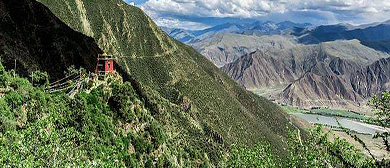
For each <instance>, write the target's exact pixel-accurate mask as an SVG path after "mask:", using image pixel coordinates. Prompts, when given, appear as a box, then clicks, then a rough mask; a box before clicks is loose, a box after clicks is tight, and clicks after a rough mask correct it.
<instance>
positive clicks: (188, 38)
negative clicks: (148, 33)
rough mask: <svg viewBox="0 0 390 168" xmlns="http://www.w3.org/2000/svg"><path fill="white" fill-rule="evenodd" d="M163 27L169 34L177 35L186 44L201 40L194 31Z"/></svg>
mask: <svg viewBox="0 0 390 168" xmlns="http://www.w3.org/2000/svg"><path fill="white" fill-rule="evenodd" d="M161 29H162V30H163V31H164V32H165V33H167V34H168V35H169V36H171V37H175V38H176V39H177V40H179V41H181V42H183V43H186V44H190V43H195V42H197V41H199V39H198V38H197V37H196V36H195V35H193V31H190V30H185V29H178V28H168V27H161Z"/></svg>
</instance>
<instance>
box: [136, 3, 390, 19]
mask: <svg viewBox="0 0 390 168" xmlns="http://www.w3.org/2000/svg"><path fill="white" fill-rule="evenodd" d="M141 8H142V9H143V10H144V11H146V12H147V13H148V14H149V15H152V18H154V19H155V20H156V19H158V18H160V17H171V18H176V19H178V20H181V21H183V20H186V19H188V18H199V19H201V18H206V17H207V18H210V17H216V18H226V17H230V18H264V17H268V16H275V15H279V16H281V15H286V16H285V17H288V16H287V15H288V14H291V13H297V12H298V13H299V12H301V13H302V12H308V13H316V14H326V15H328V16H326V17H328V18H331V19H332V20H330V21H327V22H328V23H331V22H341V21H346V22H351V23H359V22H360V23H364V22H367V21H369V20H371V21H383V20H381V19H385V18H386V16H389V15H388V14H390V0H149V1H147V2H146V3H144V4H143V5H141ZM330 15H332V16H331V17H329V16H330ZM305 17H310V16H305ZM312 17H313V18H316V17H321V16H317V15H314V16H312ZM294 19H295V20H296V19H297V18H293V19H292V20H294ZM298 20H299V18H298ZM199 22H201V21H199Z"/></svg>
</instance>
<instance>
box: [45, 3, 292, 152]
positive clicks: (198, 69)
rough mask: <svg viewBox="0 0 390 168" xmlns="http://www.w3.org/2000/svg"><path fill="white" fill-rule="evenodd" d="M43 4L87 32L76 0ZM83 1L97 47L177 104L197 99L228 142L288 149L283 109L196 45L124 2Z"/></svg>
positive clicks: (202, 115)
mask: <svg viewBox="0 0 390 168" xmlns="http://www.w3.org/2000/svg"><path fill="white" fill-rule="evenodd" d="M40 2H42V3H43V4H45V5H46V6H48V7H49V8H50V9H51V10H52V11H53V13H55V14H56V16H57V17H59V18H60V19H62V20H63V21H64V22H65V23H67V24H68V25H70V26H71V27H73V28H74V29H76V30H78V31H80V32H83V33H85V34H86V31H85V30H84V29H83V27H82V25H81V22H79V20H80V17H78V15H76V13H78V12H77V11H78V9H77V7H76V6H77V4H76V3H74V2H72V3H69V4H66V3H64V2H63V1H61V0H57V1H52V0H50V1H49V0H40ZM82 2H83V3H84V8H86V9H85V11H86V16H87V18H88V22H89V23H90V25H91V30H92V32H93V33H94V38H95V40H96V41H97V43H98V45H99V46H100V47H101V48H102V50H103V51H105V52H107V53H109V54H113V55H117V56H118V64H119V66H120V67H121V68H123V69H124V71H125V72H126V73H127V74H128V75H130V76H132V77H133V78H134V79H135V80H137V81H139V82H140V83H141V84H142V85H145V86H148V87H150V88H155V89H156V90H155V91H153V92H155V94H159V95H161V96H162V97H164V99H166V100H168V101H170V102H172V103H174V104H183V101H184V99H185V100H186V101H189V102H192V103H191V106H192V107H193V109H194V110H193V111H192V112H191V115H192V116H193V117H194V119H196V120H197V121H199V122H200V123H203V124H202V125H203V126H204V124H205V123H207V126H208V127H209V128H211V129H212V130H213V131H215V133H216V134H218V135H221V137H223V139H224V143H226V144H232V143H239V144H253V143H255V142H256V141H258V140H259V139H265V140H267V141H270V142H273V143H275V144H274V145H275V147H276V148H279V149H278V150H283V149H281V148H282V146H283V145H282V144H283V142H281V141H279V140H278V139H279V138H281V137H283V136H284V135H286V134H285V131H286V130H285V128H286V127H285V126H287V125H289V126H290V127H293V126H292V125H290V123H289V119H288V116H287V114H285V113H284V112H283V111H282V110H281V109H280V108H279V107H277V106H276V105H274V104H273V103H271V102H269V101H267V100H265V99H263V98H259V97H257V96H256V95H254V94H252V93H249V92H247V91H245V90H244V89H242V88H241V87H240V86H238V85H237V84H236V83H235V82H234V81H232V80H231V79H230V78H229V77H228V76H226V75H225V74H223V73H222V72H220V71H219V69H218V68H216V67H215V66H214V65H213V64H212V63H211V62H209V61H208V60H207V59H206V58H204V57H203V56H201V55H200V54H198V53H197V52H196V51H195V50H194V49H192V48H191V47H188V46H186V45H184V44H182V43H179V42H177V41H176V40H174V39H171V38H170V37H169V36H167V35H165V34H164V33H163V32H162V31H161V30H160V29H159V28H158V27H157V25H156V24H154V23H153V22H152V20H151V19H150V18H149V17H148V16H147V15H146V14H145V13H144V12H143V11H141V10H140V9H139V8H136V7H133V6H128V5H126V4H125V3H124V2H122V1H119V0H115V1H110V2H107V1H103V0H99V1H94V2H90V1H82ZM68 5H69V6H70V8H69V7H68ZM118 11H119V12H118ZM72 13H74V14H75V15H72ZM109 16H111V17H109ZM100 18H102V19H100ZM116 23H121V24H116ZM131 23H137V24H140V25H134V24H131ZM98 25H103V26H102V27H101V26H98ZM141 25H142V26H141ZM156 55H159V57H155V56H156ZM150 56H153V57H150ZM149 94H153V93H149ZM267 118H268V119H267ZM271 118H272V119H271ZM232 122H233V123H234V124H229V123H232ZM275 123H279V124H275ZM280 123H282V124H280ZM229 125H232V127H231V126H229ZM265 125H266V126H265ZM259 128H262V129H259ZM242 137H245V138H242Z"/></svg>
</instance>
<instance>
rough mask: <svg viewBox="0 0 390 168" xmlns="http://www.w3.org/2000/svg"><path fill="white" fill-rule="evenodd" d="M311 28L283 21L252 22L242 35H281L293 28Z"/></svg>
mask: <svg viewBox="0 0 390 168" xmlns="http://www.w3.org/2000/svg"><path fill="white" fill-rule="evenodd" d="M309 26H312V24H310V23H294V22H290V21H284V22H280V23H275V22H271V21H267V22H264V23H262V22H254V23H253V24H251V25H250V26H249V27H247V28H246V29H245V30H244V32H243V34H247V35H281V34H285V32H290V29H293V28H306V27H309Z"/></svg>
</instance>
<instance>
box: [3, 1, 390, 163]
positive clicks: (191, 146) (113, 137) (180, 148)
mask: <svg viewBox="0 0 390 168" xmlns="http://www.w3.org/2000/svg"><path fill="white" fill-rule="evenodd" d="M46 3H47V4H49V6H50V5H53V8H54V9H53V10H54V11H56V12H58V13H57V14H58V15H60V16H62V17H63V19H64V20H66V19H68V21H67V23H68V24H69V23H72V22H73V23H74V24H75V25H74V26H73V28H75V29H78V30H79V31H82V32H83V33H84V34H87V35H90V36H93V37H94V38H95V41H97V42H98V44H96V43H95V42H94V40H93V39H91V38H89V37H86V36H85V35H82V34H81V33H77V32H76V31H74V30H72V29H71V28H70V27H68V26H67V25H65V24H64V23H63V22H61V21H60V20H59V19H58V18H57V17H56V16H55V15H54V14H53V13H52V12H51V11H50V10H49V9H48V8H47V7H45V6H43V5H42V4H41V3H39V2H37V1H35V0H23V1H20V0H15V1H3V0H0V25H1V26H0V28H1V29H0V35H1V37H4V38H1V39H0V58H1V62H0V165H2V166H3V167H134V168H138V167H147V168H150V167H158V168H163V167H164V168H172V167H177V168H179V167H202V168H205V167H374V166H375V165H378V166H380V165H379V163H378V162H376V161H375V160H372V159H370V158H367V157H366V156H365V155H364V154H363V153H361V151H359V150H357V149H356V148H354V147H353V146H352V145H351V144H349V143H347V142H346V140H342V139H339V138H337V137H336V138H333V140H332V141H330V140H329V138H328V136H329V134H331V133H324V132H322V128H321V127H317V129H313V130H309V131H307V132H301V131H300V130H298V129H295V131H294V125H292V124H291V122H293V121H295V120H291V121H289V119H288V118H287V114H285V113H284V112H283V111H282V110H281V109H280V108H279V107H277V106H276V105H275V104H273V103H271V102H269V101H267V100H265V99H263V98H260V97H257V96H255V95H254V94H251V93H249V92H247V91H245V90H244V89H242V88H241V87H239V86H238V85H237V84H236V83H235V82H234V81H232V80H231V79H229V78H228V77H227V76H226V75H223V74H222V73H221V72H220V71H219V70H218V69H217V68H216V67H215V66H213V65H212V64H211V63H210V62H209V61H207V60H206V59H205V58H203V57H202V56H201V55H199V54H198V53H197V52H195V51H194V50H193V49H192V48H190V47H188V46H185V45H183V44H181V43H179V42H176V41H174V40H172V39H171V38H169V37H167V36H166V35H165V34H163V33H162V32H161V30H160V29H158V28H157V27H156V25H155V24H154V23H153V22H151V21H150V19H149V18H148V17H147V16H146V15H145V14H144V13H143V12H142V11H141V10H139V9H138V8H134V7H131V6H128V5H126V4H125V3H123V2H122V1H120V0H118V1H103V0H101V1H94V3H93V4H89V3H90V1H85V2H82V1H80V0H75V1H74V3H73V1H58V2H57V1H46ZM63 4H65V6H66V7H67V8H66V9H61V5H63ZM86 4H87V5H86ZM90 5H95V7H96V8H85V6H90ZM75 6H76V9H77V10H78V11H73V10H72V9H73V8H72V7H75ZM122 7H123V8H122ZM67 9H69V11H68V13H67V12H66V11H67ZM103 9H104V10H103ZM119 9H123V11H124V12H126V14H124V13H122V14H123V15H121V12H120V11H121V10H119ZM88 11H89V12H92V14H89V13H88ZM97 11H99V12H97ZM103 11H104V12H103ZM118 11H119V12H118ZM78 12H79V13H78ZM105 12H108V13H105ZM110 12H112V13H110ZM61 14H62V15H61ZM69 14H74V16H79V19H80V20H79V21H77V17H73V15H69ZM93 14H95V15H93ZM103 14H104V15H103ZM116 14H117V15H118V16H122V18H121V17H119V19H120V20H128V21H126V24H124V26H120V25H119V23H122V22H118V21H117V20H116V19H118V18H115V17H114V16H115V15H116ZM20 16H23V17H20ZM92 16H95V17H92ZM72 17H73V19H72ZM88 18H95V21H93V19H92V20H91V19H88ZM98 18H101V19H100V20H99V19H98ZM46 19H47V21H45V20H46ZM106 19H107V20H108V21H109V22H108V21H106ZM99 21H101V22H102V23H103V25H100V24H98V22H99ZM78 23H81V25H79V24H78ZM109 23H111V24H109ZM131 23H132V24H131ZM94 25H95V26H96V25H97V27H95V28H94ZM99 25H100V26H99ZM130 25H132V26H130ZM124 27H127V28H124ZM27 28H30V29H31V31H27V30H28V29H27ZM122 28H123V29H122ZM98 29H99V30H101V31H97V30H98ZM125 29H126V31H125ZM127 30H131V32H129V31H127ZM47 33H49V34H47ZM96 36H98V37H99V38H97V37H96ZM11 37H14V38H11ZM129 37H134V38H133V40H134V39H139V40H140V41H137V40H135V41H132V40H131V38H129ZM73 38H75V39H73ZM107 40H108V41H107ZM15 42H16V43H15ZM77 44H79V45H77ZM97 46H99V47H100V48H102V49H103V50H104V51H105V52H107V53H110V54H114V55H115V56H116V57H117V59H118V61H117V62H118V65H116V69H117V72H113V73H109V74H106V75H105V76H104V78H94V77H91V76H88V75H86V72H87V71H91V70H92V69H93V62H96V55H97V54H98V53H101V52H102V51H100V48H99V47H97ZM135 46H136V47H135ZM133 47H134V48H133ZM125 48H128V50H126V49H125ZM130 48H133V49H131V50H130ZM125 55H131V56H129V57H128V56H125ZM12 59H17V61H19V62H17V63H18V64H21V63H22V65H23V67H24V69H23V71H21V70H19V69H17V73H14V72H15V71H14V70H13V69H12V66H11V65H12V64H11V63H10V61H9V60H11V61H12ZM7 60H8V61H7ZM42 60H44V62H41V61H42ZM73 63H75V65H76V68H78V67H80V68H79V69H75V68H74V67H73V66H69V64H73ZM4 64H5V65H8V67H7V66H3V65H4ZM10 64H11V65H10ZM19 66H20V65H19ZM35 69H37V70H39V71H34V70H35ZM43 71H48V72H47V73H46V72H43ZM64 71H65V72H64ZM32 72H33V74H36V75H32V76H30V77H28V78H26V76H25V75H26V73H32ZM69 74H73V75H76V76H77V77H76V78H70V79H71V80H68V81H66V82H64V83H62V84H61V85H63V84H67V85H69V86H74V88H77V89H65V90H57V91H53V90H52V89H50V88H51V87H53V86H56V85H57V84H54V85H53V83H51V84H50V83H49V81H53V80H56V79H57V78H60V77H62V76H64V75H69ZM70 76H72V75H70ZM92 76H93V75H92ZM80 85H81V86H80ZM76 86H79V87H76ZM70 90H71V91H70ZM69 91H70V92H69ZM301 133H302V134H303V135H304V136H301ZM382 167H388V166H382Z"/></svg>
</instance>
